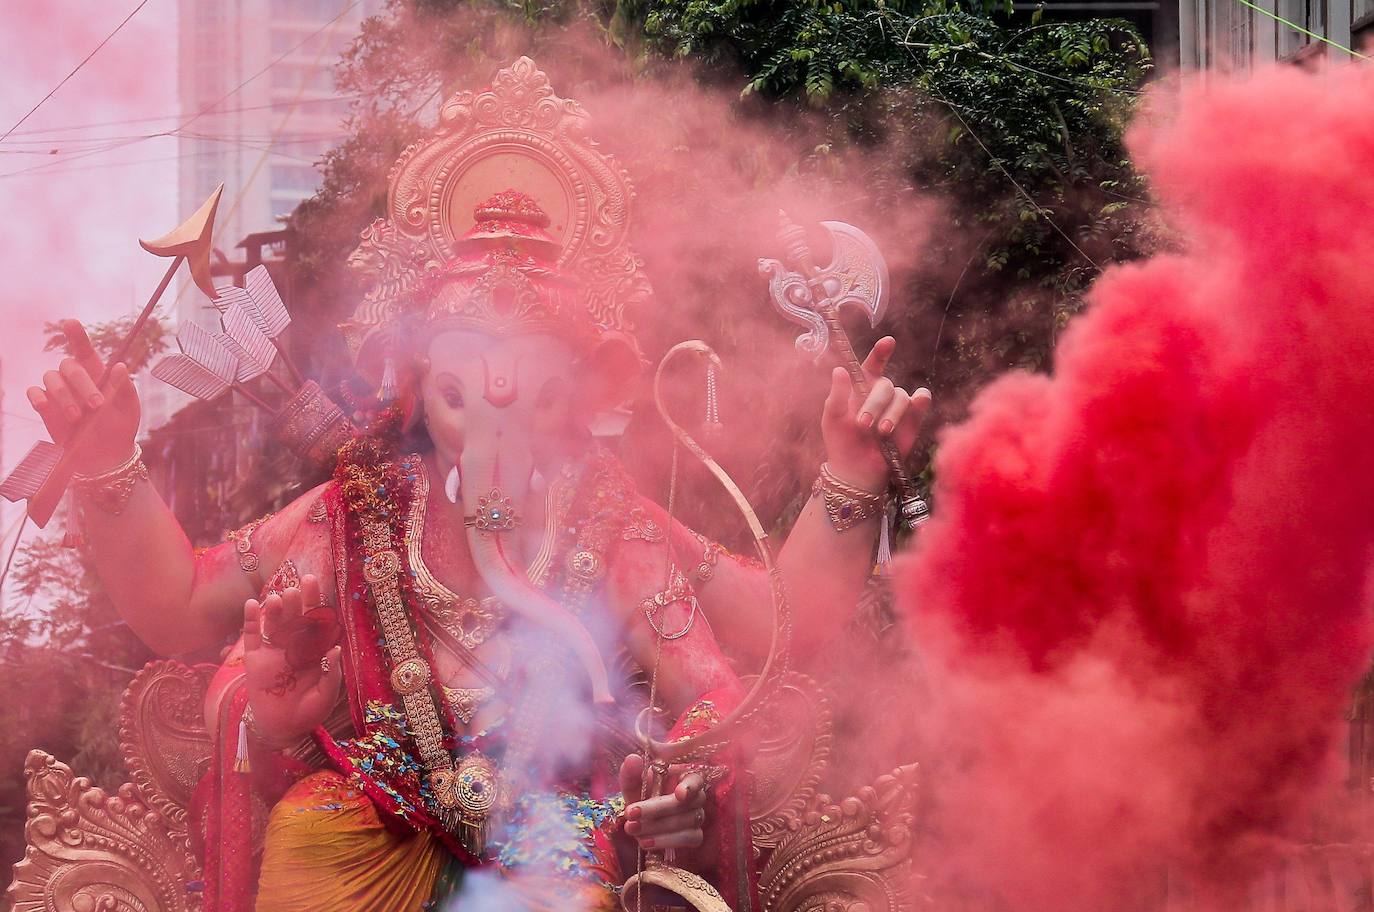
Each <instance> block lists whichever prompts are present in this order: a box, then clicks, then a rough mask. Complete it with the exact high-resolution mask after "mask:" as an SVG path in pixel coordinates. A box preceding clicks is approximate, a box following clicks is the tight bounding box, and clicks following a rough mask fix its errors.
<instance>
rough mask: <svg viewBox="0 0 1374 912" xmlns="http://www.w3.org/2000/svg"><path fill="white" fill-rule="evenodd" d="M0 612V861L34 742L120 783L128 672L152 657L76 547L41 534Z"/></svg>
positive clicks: (17, 842)
mask: <svg viewBox="0 0 1374 912" xmlns="http://www.w3.org/2000/svg"><path fill="white" fill-rule="evenodd" d="M8 589H9V595H10V599H11V604H10V605H9V606H8V608H7V610H5V611H3V612H0V692H3V693H4V694H6V699H5V700H3V701H0V769H5V770H7V771H9V775H6V776H4V777H0V862H3V863H4V864H6V865H8V864H11V863H13V862H15V861H18V860H19V858H20V857H21V855H22V854H23V840H24V833H23V820H24V803H25V796H24V786H25V783H24V779H23V777H22V776H20V775H18V772H19V770H21V769H22V768H23V764H24V757H25V756H26V755H27V753H28V752H29V750H30V749H32V748H34V747H39V748H42V749H43V750H46V751H48V752H49V753H51V754H53V755H55V756H57V757H59V758H60V759H62V760H63V761H64V762H68V763H70V764H71V765H72V767H73V768H74V769H76V770H77V771H79V772H80V774H81V775H83V776H88V777H90V778H91V779H92V780H93V781H94V782H95V783H96V784H98V785H100V786H101V787H104V788H107V789H113V788H115V787H117V786H118V785H119V784H120V783H122V782H124V781H127V779H128V774H127V772H126V771H125V770H124V767H123V761H122V760H121V758H120V753H119V743H118V732H117V731H116V726H115V720H117V719H118V718H119V700H120V695H121V694H122V693H123V691H124V688H125V687H126V686H127V685H128V682H129V678H130V677H132V676H133V673H134V672H135V671H136V670H137V669H138V668H140V667H142V665H143V664H144V663H145V662H147V661H148V659H149V658H151V656H150V654H149V653H148V651H147V649H145V648H144V646H143V645H142V643H140V642H139V641H138V639H137V638H136V637H135V636H134V635H133V634H132V633H131V632H130V631H129V629H128V628H127V627H126V626H124V624H123V623H122V622H120V620H119V616H118V614H117V613H116V612H115V609H114V606H113V604H111V602H110V600H109V598H108V597H106V596H105V594H104V592H103V590H102V589H101V587H100V584H99V581H98V580H97V579H96V578H95V575H94V573H93V571H92V569H91V567H90V565H89V564H88V563H87V562H86V560H85V559H84V558H83V557H82V554H81V552H80V551H79V550H76V549H73V548H69V547H65V546H64V543H63V541H62V538H61V536H58V535H43V536H40V537H37V538H35V539H33V540H32V541H31V542H29V543H28V544H27V545H25V547H24V548H23V549H22V550H21V551H20V553H19V556H18V558H17V559H16V561H15V565H14V571H13V575H12V576H11V578H10V581H9V587H8Z"/></svg>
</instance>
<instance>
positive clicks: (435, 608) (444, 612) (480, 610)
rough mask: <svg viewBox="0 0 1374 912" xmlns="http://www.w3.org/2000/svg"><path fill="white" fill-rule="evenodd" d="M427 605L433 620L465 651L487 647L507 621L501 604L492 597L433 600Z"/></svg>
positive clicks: (435, 598) (435, 597)
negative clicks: (488, 640) (490, 638)
mask: <svg viewBox="0 0 1374 912" xmlns="http://www.w3.org/2000/svg"><path fill="white" fill-rule="evenodd" d="M425 601H426V604H427V605H428V607H429V609H430V611H431V612H432V613H433V615H434V619H435V620H437V621H438V622H439V624H440V625H441V626H442V627H443V628H444V629H445V630H447V631H448V632H449V633H451V634H453V637H454V639H456V640H457V641H458V642H459V643H460V644H462V646H463V648H464V649H476V648H477V647H478V646H481V645H482V644H483V643H485V642H486V641H487V639H488V638H489V637H490V636H491V635H492V634H493V633H495V632H496V628H497V627H498V626H499V625H500V623H501V621H502V620H503V617H504V614H503V612H502V610H501V602H500V600H498V599H496V598H494V597H491V596H488V597H487V598H482V599H477V598H472V597H470V596H469V597H467V598H457V599H444V598H439V597H438V596H431V597H428V598H425Z"/></svg>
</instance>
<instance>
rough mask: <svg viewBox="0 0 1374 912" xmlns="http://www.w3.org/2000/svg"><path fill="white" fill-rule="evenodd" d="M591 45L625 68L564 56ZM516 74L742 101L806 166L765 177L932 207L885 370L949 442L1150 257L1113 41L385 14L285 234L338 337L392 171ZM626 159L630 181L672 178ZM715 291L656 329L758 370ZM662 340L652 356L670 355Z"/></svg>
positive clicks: (881, 1)
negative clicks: (1137, 260) (530, 71)
mask: <svg viewBox="0 0 1374 912" xmlns="http://www.w3.org/2000/svg"><path fill="white" fill-rule="evenodd" d="M588 34H591V35H592V36H594V40H596V41H599V42H600V43H601V44H602V45H603V46H605V47H606V48H608V49H609V50H610V51H611V52H612V53H610V54H609V56H610V57H617V54H618V58H619V60H620V61H621V63H619V64H612V65H608V64H607V63H606V62H605V61H604V60H600V59H590V58H597V57H598V56H606V55H597V54H576V53H574V54H568V53H566V49H567V47H569V46H581V45H582V44H585V41H586V36H587V35H588ZM546 51H547V52H548V53H545V52H546ZM518 54H529V55H531V56H533V57H534V58H535V59H536V60H541V59H548V58H556V59H557V60H558V71H559V73H558V79H559V84H560V86H567V87H569V88H568V89H567V92H568V94H570V95H573V96H574V97H576V96H577V95H578V94H579V86H583V85H597V86H603V87H604V86H607V85H619V84H625V83H632V82H634V81H635V80H639V79H655V78H659V77H664V76H666V77H667V78H669V79H680V78H682V76H683V75H684V74H685V73H686V74H690V75H691V78H694V79H695V80H697V81H698V82H701V83H706V84H708V85H709V86H710V87H712V88H714V89H720V88H726V89H729V90H733V93H735V94H737V95H738V98H739V101H738V108H739V112H738V116H739V117H740V118H741V119H742V120H751V119H753V120H759V121H766V122H767V123H769V124H770V125H772V126H775V127H776V128H777V129H776V132H777V134H778V135H780V136H788V137H791V138H792V140H793V141H794V143H795V158H794V160H793V161H791V162H786V161H784V162H780V163H779V162H769V166H770V167H776V168H777V169H781V170H790V171H791V172H792V173H805V174H808V175H812V174H821V175H823V174H824V173H825V172H826V171H827V169H834V168H854V167H869V168H871V169H872V170H871V173H865V174H862V175H853V174H850V175H847V177H848V178H849V181H848V183H850V184H852V185H856V186H863V187H866V188H867V194H868V199H869V201H870V202H872V203H873V204H874V207H872V208H877V209H879V210H881V209H882V207H883V206H887V207H889V208H895V207H901V206H911V205H916V204H917V202H918V200H920V199H926V200H928V199H931V198H934V199H937V200H940V201H941V203H942V206H941V211H940V215H939V219H940V223H939V224H938V225H937V226H936V228H935V230H933V231H932V232H931V235H930V237H928V238H926V239H924V240H923V241H922V242H921V243H922V246H921V248H920V250H919V252H915V255H913V252H911V251H890V252H891V253H895V254H898V255H899V256H898V257H897V258H898V259H905V260H907V261H911V260H917V261H919V262H918V265H917V266H916V267H915V268H914V269H910V270H908V271H907V273H906V274H904V275H902V276H901V277H900V279H901V281H900V282H899V283H898V284H897V289H898V291H897V297H896V299H895V300H894V301H893V302H892V304H891V306H890V309H889V313H890V316H889V318H888V321H887V324H886V325H885V326H883V327H882V328H881V329H882V330H883V331H886V332H891V333H893V334H894V335H896V336H897V337H898V340H899V343H900V347H899V358H898V361H897V362H896V363H894V364H893V365H892V366H891V367H890V369H889V372H890V373H891V374H892V375H893V377H894V379H896V380H899V381H900V382H902V383H903V384H906V385H913V386H914V385H918V384H924V385H928V386H931V387H932V388H933V390H934V392H935V394H936V407H937V413H938V418H939V419H940V420H947V419H949V418H951V417H957V416H958V415H959V414H960V413H961V412H962V409H963V407H964V405H965V404H966V402H967V401H968V399H969V398H970V396H971V393H972V391H973V390H974V389H976V388H977V387H979V386H981V385H983V384H984V383H986V382H987V380H988V379H990V378H991V377H992V376H993V375H995V374H996V373H998V372H1000V371H1003V370H1005V369H1007V368H1010V367H1026V368H1031V369H1043V368H1045V367H1047V366H1048V365H1049V363H1050V360H1051V357H1052V352H1053V347H1054V342H1055V339H1056V337H1057V335H1058V333H1059V332H1060V331H1061V330H1062V328H1063V326H1064V325H1065V323H1066V322H1067V320H1068V319H1069V318H1070V317H1071V316H1072V315H1073V314H1074V313H1076V312H1077V311H1078V310H1079V309H1080V308H1081V307H1082V300H1083V298H1082V296H1083V292H1084V290H1085V289H1086V288H1087V287H1088V285H1089V284H1090V283H1091V281H1092V280H1093V279H1094V278H1095V277H1096V276H1097V275H1098V274H1099V272H1100V269H1101V267H1102V266H1105V265H1107V264H1109V263H1113V262H1121V261H1126V260H1130V259H1132V258H1134V257H1137V256H1140V255H1142V254H1143V253H1148V252H1150V251H1151V250H1152V249H1154V247H1155V246H1156V245H1157V244H1158V240H1157V238H1156V229H1155V228H1154V226H1153V224H1152V222H1151V221H1150V219H1149V206H1148V202H1147V200H1146V198H1147V190H1146V188H1145V187H1144V185H1143V182H1142V181H1141V180H1140V178H1139V177H1138V175H1137V174H1136V173H1135V171H1134V170H1133V168H1132V166H1131V164H1130V162H1129V161H1128V160H1127V155H1126V151H1125V148H1124V145H1123V141H1122V134H1123V130H1124V126H1125V124H1126V123H1127V121H1128V120H1129V118H1130V116H1131V114H1132V113H1133V110H1134V107H1135V102H1136V98H1137V95H1138V92H1139V89H1140V87H1141V85H1142V83H1143V80H1144V79H1145V78H1146V77H1147V75H1148V73H1149V70H1150V68H1151V63H1150V58H1149V53H1148V50H1147V48H1146V47H1145V46H1144V44H1143V42H1142V40H1141V38H1140V36H1139V34H1138V33H1137V32H1136V31H1135V30H1134V29H1133V27H1132V26H1130V25H1129V24H1127V23H1125V22H1122V21H1116V20H1083V21H1076V22H1051V21H1044V20H1043V19H1042V18H1041V17H1040V16H1039V13H1038V12H1037V13H1036V14H1035V15H1033V16H1029V17H1026V16H1021V17H1019V18H1018V17H1016V16H1013V15H1011V11H1010V0H966V2H963V3H959V2H955V0H849V2H845V0H841V2H828V3H823V2H819V0H804V2H783V0H689V2H669V0H562V2H554V0H545V2H515V0H392V2H391V4H390V6H389V7H388V9H387V11H386V12H385V14H383V15H381V16H379V17H375V18H373V19H371V20H369V21H368V22H367V23H366V25H365V26H364V29H363V31H362V34H361V36H360V37H359V39H358V40H357V41H356V42H355V44H354V46H353V47H352V48H351V49H350V51H349V52H348V53H347V54H346V55H345V57H344V60H343V61H342V63H341V64H340V66H339V68H338V72H337V80H338V83H339V87H340V90H341V91H343V92H348V93H350V94H357V95H359V96H360V101H359V102H358V104H357V107H356V109H355V112H354V116H353V118H352V121H351V133H352V138H351V139H350V140H349V141H348V142H347V143H346V144H345V145H344V146H342V147H340V148H339V149H337V150H335V151H334V152H332V153H330V154H329V156H328V157H327V158H326V160H325V162H324V171H325V182H324V186H323V188H322V189H321V191H320V193H319V194H317V196H316V197H315V198H314V199H312V200H310V201H307V202H306V203H305V204H303V205H302V206H301V207H300V208H299V209H297V211H296V212H295V213H294V214H293V216H292V218H291V223H290V224H291V227H292V228H293V229H294V230H295V232H296V243H297V250H298V251H299V253H300V256H301V260H302V262H301V273H302V274H301V279H302V281H300V282H299V283H298V285H297V287H298V288H302V289H306V292H305V294H306V296H308V297H313V298H314V299H315V300H317V301H318V307H319V308H320V309H321V310H322V311H325V312H328V313H329V314H330V316H331V317H332V318H333V319H334V320H338V319H342V318H344V317H345V316H346V307H344V306H343V305H342V304H341V303H340V302H348V301H351V300H353V299H354V298H355V294H354V292H353V290H352V289H350V288H348V287H347V286H346V285H344V284H343V280H342V278H341V276H343V275H344V270H343V269H342V268H341V266H342V263H343V260H344V258H345V257H346V255H347V253H348V252H349V250H351V249H352V247H353V244H354V243H355V239H356V237H357V232H358V231H359V230H360V229H361V228H362V227H363V226H364V225H366V224H367V222H368V221H369V220H370V219H371V218H372V217H375V216H376V215H380V214H381V210H382V203H383V199H382V194H383V193H384V192H385V175H386V172H387V170H388V168H389V166H390V164H391V162H392V160H393V159H394V157H395V155H396V154H397V153H398V152H399V151H400V149H401V148H402V147H403V146H404V145H405V144H406V143H407V142H409V141H410V140H411V139H412V138H414V137H415V136H416V135H417V133H418V131H419V127H418V126H417V122H418V121H424V122H426V123H429V122H432V121H433V118H434V113H435V110H434V108H435V104H436V101H437V100H438V99H441V98H443V97H445V96H446V95H447V94H448V93H450V92H452V91H455V90H457V89H462V88H472V87H475V86H480V85H483V84H485V82H486V81H487V79H488V78H489V76H490V73H491V72H492V70H493V69H495V68H496V67H497V66H502V65H505V64H507V63H509V61H510V60H511V59H513V58H514V57H515V56H517V55H518ZM604 126H605V125H603V127H604ZM603 132H604V130H603ZM850 150H862V151H864V152H866V153H868V154H867V155H863V156H857V157H856V156H852V155H847V154H846V152H847V151H850ZM621 152H622V150H620V149H617V154H618V155H620V154H621ZM875 160H879V161H881V163H882V166H881V167H874V166H873V165H872V162H874V161H875ZM622 161H623V162H624V164H625V165H626V167H627V168H628V169H629V170H630V171H631V173H632V174H636V173H643V172H644V170H645V169H646V168H647V169H654V168H656V167H660V168H661V167H663V165H662V163H659V162H654V161H648V162H644V161H640V162H632V161H629V160H628V159H626V158H625V157H624V156H622ZM894 165H895V167H894ZM637 168H638V170H636V169H637ZM646 183H647V182H646ZM703 189H705V188H703ZM640 203H641V205H642V206H643V205H649V203H648V202H647V201H646V199H644V198H643V197H641V200H640ZM703 230H709V226H708V225H703ZM760 252H763V251H760ZM657 265H658V267H659V268H662V267H663V264H662V263H660V264H657ZM717 272H718V270H708V273H709V274H708V275H705V276H703V277H702V284H701V286H700V287H701V295H702V299H703V300H702V302H680V303H679V305H678V306H677V307H674V308H672V309H671V313H672V316H669V317H665V320H666V321H667V322H668V323H669V324H671V325H668V326H666V328H662V327H660V328H659V329H661V330H662V331H664V332H667V333H673V332H678V331H681V330H683V329H684V327H689V328H688V329H687V331H689V332H691V333H692V334H700V335H703V336H705V337H706V338H710V339H712V340H713V342H719V341H725V342H727V347H729V345H730V344H733V345H736V347H737V348H738V350H739V351H740V352H741V353H742V354H743V356H744V357H745V358H746V359H747V358H749V357H751V356H754V355H751V351H752V349H751V346H753V349H757V348H758V347H759V345H761V344H766V345H772V344H773V342H774V341H775V340H763V341H762V342H760V341H758V340H755V341H753V342H751V341H750V340H742V339H740V338H739V334H740V333H741V332H745V331H747V330H744V329H742V328H741V326H739V325H731V321H730V318H729V313H730V311H729V310H728V309H725V308H711V307H709V306H708V302H709V300H710V298H711V296H712V294H714V293H717V292H719V293H725V294H740V293H741V292H739V290H738V289H739V287H740V286H739V283H738V281H735V279H736V277H727V276H722V275H719V274H717ZM732 281H733V282H735V284H734V285H731V284H730V282H732ZM679 284H680V283H679ZM303 306H310V305H309V304H304V305H303ZM331 308H332V310H331ZM674 319H676V320H677V322H676V323H673V322H672V321H673V320H674ZM652 331H654V330H651V332H652ZM679 338H680V336H679ZM649 341H650V343H651V344H650V345H649V349H650V352H651V353H652V351H653V350H654V345H655V344H657V343H661V342H663V341H664V340H663V339H650V340H649ZM858 341H859V343H860V344H862V343H863V341H864V340H862V339H861V340H858ZM783 344H785V343H783ZM336 357H338V358H340V359H341V358H342V353H341V352H336ZM782 395H788V396H790V397H791V398H792V399H794V400H795V399H798V398H800V399H803V400H804V399H805V398H806V396H807V395H810V393H799V391H798V390H797V389H796V388H795V387H790V388H789V389H788V392H787V393H782V392H778V393H777V394H775V398H776V397H777V396H782ZM777 404H778V403H772V405H774V406H776V405H777ZM794 405H795V403H794ZM811 405H812V403H810V401H809V400H808V401H805V402H803V403H802V404H801V406H800V407H801V408H809V407H810V406H811ZM809 415H810V416H814V411H813V412H810V413H809ZM797 427H802V424H801V423H799V424H798V425H797ZM814 430H815V429H814V420H813V417H809V418H808V421H806V422H805V423H804V428H802V430H800V431H799V434H800V436H801V437H802V439H801V440H800V441H795V442H793V443H790V444H789V445H787V446H781V445H780V444H779V441H777V440H774V441H772V444H773V445H772V446H771V447H770V448H769V450H768V452H767V453H766V455H764V456H763V457H762V459H760V460H757V464H756V467H755V468H756V471H755V481H756V484H755V485H754V488H753V491H752V492H751V493H754V494H761V495H762V500H763V501H764V502H765V503H767V502H769V501H773V502H774V503H775V506H777V509H776V510H775V511H774V514H775V515H783V516H785V515H787V514H786V511H785V510H784V509H783V508H782V507H781V504H780V503H778V501H779V499H783V500H785V498H786V497H790V496H791V492H795V491H796V490H800V488H801V485H800V484H799V479H798V475H797V466H798V465H814V462H813V461H812V459H811V455H810V454H809V453H808V452H807V451H808V450H810V451H814V450H815V449H816V442H815V440H814V436H812V435H814ZM775 453H782V454H783V455H775Z"/></svg>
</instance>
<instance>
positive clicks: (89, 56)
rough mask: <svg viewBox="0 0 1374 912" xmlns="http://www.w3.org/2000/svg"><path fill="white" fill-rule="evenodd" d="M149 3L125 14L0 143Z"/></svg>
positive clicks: (9, 130)
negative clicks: (112, 29)
mask: <svg viewBox="0 0 1374 912" xmlns="http://www.w3.org/2000/svg"><path fill="white" fill-rule="evenodd" d="M147 5H148V0H141V2H140V3H139V4H138V6H136V7H134V8H133V12H131V13H129V15H127V16H125V17H124V20H123V21H122V22H120V23H119V25H116V26H115V28H114V31H113V32H110V34H108V35H106V36H105V39H104V40H103V41H101V42H100V43H99V44H97V45H96V46H95V49H94V50H92V51H91V52H90V53H89V54H87V55H86V56H85V57H84V58H83V59H82V60H81V62H80V63H78V64H77V65H76V67H75V68H74V69H73V70H72V71H71V72H70V73H68V74H67V75H66V76H63V77H62V81H61V82H59V83H58V84H57V85H55V86H53V87H52V90H51V91H50V92H48V94H46V95H44V96H43V97H42V98H40V99H39V100H38V104H36V105H34V106H33V107H31V108H29V110H28V112H27V113H26V114H25V115H24V116H23V117H21V118H19V120H17V121H15V123H14V126H12V127H10V128H9V129H8V130H6V131H5V135H4V136H0V143H2V142H4V141H5V140H7V139H9V137H10V134H11V133H13V132H14V131H15V130H17V129H19V126H20V125H21V124H22V123H23V122H24V121H26V120H28V119H29V118H30V117H31V116H32V115H33V112H34V111H37V110H38V109H39V108H41V107H43V103H44V102H46V101H47V100H48V99H49V98H52V97H53V96H54V95H56V94H57V90H58V89H60V88H62V87H63V86H64V85H66V84H67V80H69V79H71V78H72V77H73V76H75V75H76V74H77V73H78V72H80V70H81V68H82V67H84V66H85V65H86V64H87V63H90V61H91V58H92V57H94V56H95V55H96V54H98V53H100V49H101V48H103V47H104V46H105V45H107V44H109V43H110V39H111V38H113V37H114V36H115V35H118V34H119V32H120V30H121V29H123V28H124V26H126V25H128V24H129V20H130V19H132V18H134V16H135V15H136V14H137V13H138V11H139V10H141V9H143V7H145V6H147Z"/></svg>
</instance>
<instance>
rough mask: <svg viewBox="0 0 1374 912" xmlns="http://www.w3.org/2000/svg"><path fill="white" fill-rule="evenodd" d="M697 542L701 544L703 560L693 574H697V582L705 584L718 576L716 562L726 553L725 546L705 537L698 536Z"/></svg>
mask: <svg viewBox="0 0 1374 912" xmlns="http://www.w3.org/2000/svg"><path fill="white" fill-rule="evenodd" d="M697 540H698V541H700V542H701V546H702V552H701V560H700V561H699V562H698V563H697V565H696V569H695V570H694V571H693V572H694V573H695V574H696V578H697V582H699V583H705V582H708V581H709V580H710V579H711V578H712V577H714V576H715V575H716V562H717V561H719V560H720V556H721V555H722V554H724V553H725V546H724V545H722V544H720V543H718V542H713V541H711V540H710V539H709V538H707V537H706V536H705V535H700V534H698V535H697Z"/></svg>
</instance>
